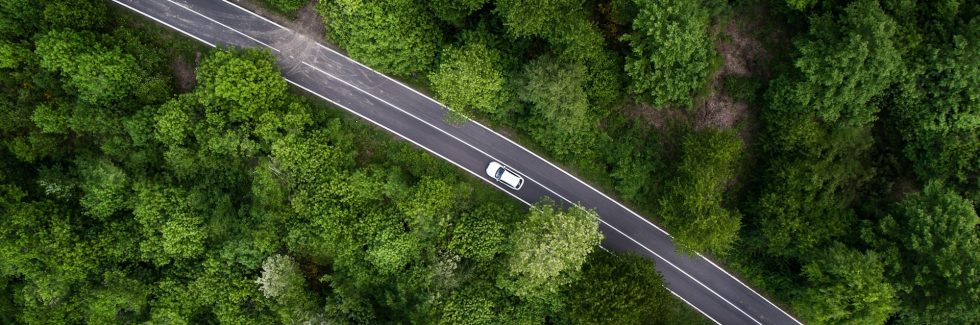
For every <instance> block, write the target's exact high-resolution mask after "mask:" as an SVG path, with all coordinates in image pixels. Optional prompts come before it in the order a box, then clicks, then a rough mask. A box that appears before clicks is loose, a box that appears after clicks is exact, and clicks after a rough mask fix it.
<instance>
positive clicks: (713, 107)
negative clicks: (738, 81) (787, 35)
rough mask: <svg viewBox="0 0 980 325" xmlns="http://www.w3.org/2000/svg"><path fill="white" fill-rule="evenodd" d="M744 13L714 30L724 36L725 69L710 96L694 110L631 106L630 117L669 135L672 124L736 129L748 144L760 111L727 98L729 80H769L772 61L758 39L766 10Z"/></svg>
mask: <svg viewBox="0 0 980 325" xmlns="http://www.w3.org/2000/svg"><path fill="white" fill-rule="evenodd" d="M743 11H745V12H741V13H738V14H736V15H734V17H733V18H731V19H727V20H722V21H721V22H720V24H719V25H716V26H715V27H714V28H715V31H716V32H717V33H719V36H720V37H719V39H718V41H716V42H715V49H716V50H717V51H718V54H719V56H720V57H721V60H722V62H721V64H722V65H721V67H720V68H719V69H718V70H717V71H715V73H714V74H713V75H712V76H711V77H710V80H711V81H710V85H709V86H708V87H709V89H708V90H709V92H708V95H707V96H705V97H703V98H701V99H700V100H699V101H698V103H697V104H696V105H695V107H694V108H693V109H686V108H681V107H662V108H654V107H650V106H648V105H645V104H642V103H640V104H633V105H629V106H627V107H626V112H627V114H629V115H630V116H632V117H638V118H642V119H643V120H645V121H647V122H648V123H649V124H650V125H651V126H652V127H653V128H654V129H656V130H658V131H666V129H665V128H667V127H668V126H669V125H670V124H671V123H680V124H683V125H689V126H691V127H693V128H694V129H704V128H717V129H724V130H730V129H736V130H738V132H739V135H740V137H741V138H742V140H743V141H745V142H747V141H748V140H749V138H750V136H751V135H752V134H753V133H754V131H755V129H756V125H757V124H758V123H757V122H756V121H757V116H756V115H757V113H758V109H757V108H755V107H752V105H751V104H750V103H747V102H744V101H739V100H736V99H735V98H732V97H731V96H730V95H729V94H727V93H726V91H725V79H726V78H727V77H741V78H758V79H762V80H765V79H766V78H767V77H768V75H769V69H768V68H769V67H768V65H767V62H769V60H770V59H771V58H770V55H769V53H768V51H767V50H766V47H765V44H763V43H762V42H760V41H759V39H758V38H759V37H760V35H759V34H758V33H759V31H760V30H761V28H762V24H763V23H762V22H761V21H760V19H759V17H765V16H766V15H765V9H764V8H752V9H745V10H743Z"/></svg>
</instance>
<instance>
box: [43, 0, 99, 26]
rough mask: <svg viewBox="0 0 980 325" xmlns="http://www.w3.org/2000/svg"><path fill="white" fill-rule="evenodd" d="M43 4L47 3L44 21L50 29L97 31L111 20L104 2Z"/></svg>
mask: <svg viewBox="0 0 980 325" xmlns="http://www.w3.org/2000/svg"><path fill="white" fill-rule="evenodd" d="M45 2H46V3H45ZM42 3H45V4H44V5H43V6H44V11H43V13H42V20H43V21H44V24H45V25H46V27H47V28H49V29H64V28H77V29H97V28H100V27H103V26H104V25H105V24H106V22H107V21H108V20H109V17H108V11H109V10H108V8H107V7H106V3H105V2H104V1H98V0H50V1H42Z"/></svg>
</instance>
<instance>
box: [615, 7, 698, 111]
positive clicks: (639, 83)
mask: <svg viewBox="0 0 980 325" xmlns="http://www.w3.org/2000/svg"><path fill="white" fill-rule="evenodd" d="M637 9H638V13H637V15H636V19H634V20H633V33H631V34H629V35H626V36H623V40H624V41H627V42H629V44H630V48H631V49H632V52H631V53H630V55H629V57H627V61H626V74H627V75H629V77H630V86H629V88H630V91H632V92H634V93H636V94H638V95H639V96H640V97H641V98H645V99H647V100H649V101H650V103H651V104H653V105H654V106H657V107H663V106H668V105H679V106H686V107H690V106H692V105H693V104H694V100H693V97H694V95H695V94H696V93H698V92H700V91H701V90H702V89H704V88H705V87H707V85H708V76H709V75H710V74H711V72H712V65H713V63H712V62H713V61H714V60H716V59H715V57H716V56H717V54H716V53H715V50H714V48H713V47H712V41H711V35H710V34H709V31H708V24H709V22H710V17H709V15H708V11H707V9H706V8H704V7H703V6H702V5H701V4H700V3H699V2H698V1H684V0H680V1H677V0H654V1H639V2H637Z"/></svg>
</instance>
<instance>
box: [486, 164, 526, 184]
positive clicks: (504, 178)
mask: <svg viewBox="0 0 980 325" xmlns="http://www.w3.org/2000/svg"><path fill="white" fill-rule="evenodd" d="M487 175H489V176H490V177H492V178H493V179H495V180H497V181H498V182H501V183H504V185H507V187H510V188H512V189H514V190H519V189H521V186H522V185H524V178H522V177H520V176H518V175H517V173H515V172H513V171H511V170H510V169H507V167H504V166H503V165H501V164H500V163H498V162H496V161H491V162H490V165H487Z"/></svg>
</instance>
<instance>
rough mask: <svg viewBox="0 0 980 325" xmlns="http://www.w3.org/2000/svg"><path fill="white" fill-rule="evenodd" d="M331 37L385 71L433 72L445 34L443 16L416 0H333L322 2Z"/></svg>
mask: <svg viewBox="0 0 980 325" xmlns="http://www.w3.org/2000/svg"><path fill="white" fill-rule="evenodd" d="M317 6H318V8H319V11H320V13H322V14H323V15H324V16H323V21H324V24H325V25H326V26H327V31H328V36H329V38H330V40H332V41H334V42H337V44H338V45H340V46H343V47H344V48H345V49H347V51H348V52H349V53H350V55H351V57H353V58H354V59H357V60H359V61H361V62H364V63H365V64H368V65H371V66H374V67H376V68H378V69H380V70H381V71H383V72H387V73H392V74H395V75H401V76H407V75H409V74H411V73H416V72H428V71H429V70H431V69H432V67H433V64H434V63H435V60H434V59H435V55H436V53H437V52H438V51H439V44H440V42H442V36H441V34H440V32H439V29H438V26H437V25H436V22H437V20H436V19H435V16H434V15H433V14H432V12H431V11H429V9H428V8H427V7H426V6H424V5H423V4H422V2H421V1H416V0H398V1H377V0H371V1H354V0H330V1H321V2H319V3H318V4H317Z"/></svg>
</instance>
